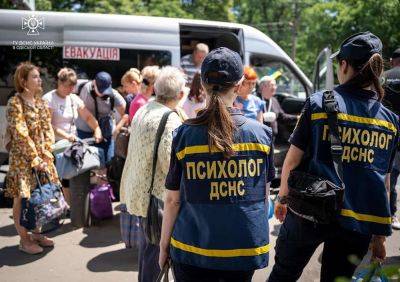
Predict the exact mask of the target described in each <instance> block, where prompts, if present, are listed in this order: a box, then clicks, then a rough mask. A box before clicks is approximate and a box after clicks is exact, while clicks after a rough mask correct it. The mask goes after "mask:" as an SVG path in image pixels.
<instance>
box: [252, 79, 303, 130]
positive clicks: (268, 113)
mask: <svg viewBox="0 0 400 282" xmlns="http://www.w3.org/2000/svg"><path fill="white" fill-rule="evenodd" d="M258 92H259V94H260V96H261V97H262V98H263V100H264V102H265V104H264V114H263V118H264V123H265V124H266V125H268V126H270V127H271V128H272V132H273V134H274V136H275V137H276V136H277V135H278V122H282V123H288V122H294V121H297V118H298V117H297V116H296V115H291V114H287V113H286V112H285V111H284V110H283V109H282V107H281V105H280V104H279V101H278V99H276V98H275V97H274V96H275V93H276V81H275V79H274V78H272V77H271V76H268V75H266V76H264V77H262V78H261V79H260V82H259V88H258Z"/></svg>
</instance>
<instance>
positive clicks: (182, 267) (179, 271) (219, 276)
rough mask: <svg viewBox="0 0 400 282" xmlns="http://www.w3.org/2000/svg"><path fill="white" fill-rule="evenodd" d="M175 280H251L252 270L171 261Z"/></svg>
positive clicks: (195, 281) (224, 281) (220, 281)
mask: <svg viewBox="0 0 400 282" xmlns="http://www.w3.org/2000/svg"><path fill="white" fill-rule="evenodd" d="M172 268H173V270H174V276H175V281H176V282H251V278H252V277H253V274H254V270H250V271H224V270H215V269H205V268H200V267H196V266H192V265H188V264H182V263H174V262H173V263H172Z"/></svg>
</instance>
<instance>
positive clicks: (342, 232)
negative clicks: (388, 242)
mask: <svg viewBox="0 0 400 282" xmlns="http://www.w3.org/2000/svg"><path fill="white" fill-rule="evenodd" d="M370 240H371V236H370V235H364V234H361V233H358V232H354V231H350V230H347V229H344V228H343V227H341V226H339V224H329V225H322V224H315V223H313V222H311V221H308V220H306V219H303V218H301V217H299V216H297V215H295V214H293V213H292V212H290V210H289V211H288V213H287V215H286V218H285V221H284V223H283V224H282V226H281V228H280V231H279V236H278V239H277V241H276V246H275V265H274V267H273V270H272V273H271V275H270V277H269V280H268V281H269V282H292V281H293V282H294V281H297V280H298V279H299V278H300V276H301V274H302V272H303V269H304V267H305V266H306V265H307V263H308V261H309V260H310V258H311V256H312V255H313V254H314V252H315V250H316V248H317V247H318V246H319V245H320V244H321V243H324V249H323V253H322V267H321V280H320V281H322V282H331V281H332V282H333V281H335V278H337V277H348V278H351V276H352V275H353V273H354V270H355V269H356V267H357V265H356V264H354V261H353V263H352V262H350V260H349V257H350V256H352V255H354V256H356V257H357V258H359V259H360V261H361V260H362V258H363V257H364V256H365V254H366V253H367V252H368V247H369V242H370Z"/></svg>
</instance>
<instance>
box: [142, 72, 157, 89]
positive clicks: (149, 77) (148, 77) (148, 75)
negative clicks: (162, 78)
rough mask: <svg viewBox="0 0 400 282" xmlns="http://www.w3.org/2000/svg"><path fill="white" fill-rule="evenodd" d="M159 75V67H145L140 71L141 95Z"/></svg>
mask: <svg viewBox="0 0 400 282" xmlns="http://www.w3.org/2000/svg"><path fill="white" fill-rule="evenodd" d="M159 74H160V67H159V66H147V67H145V68H143V69H142V77H143V83H142V93H144V92H146V89H147V87H149V86H152V85H153V84H154V83H155V81H156V79H157V77H158V75H159Z"/></svg>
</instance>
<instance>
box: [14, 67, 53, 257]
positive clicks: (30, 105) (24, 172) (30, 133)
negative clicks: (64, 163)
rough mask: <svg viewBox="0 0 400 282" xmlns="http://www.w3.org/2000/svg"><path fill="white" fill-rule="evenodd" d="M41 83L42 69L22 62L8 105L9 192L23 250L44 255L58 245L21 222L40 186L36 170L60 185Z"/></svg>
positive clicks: (48, 115) (51, 131) (49, 118)
mask: <svg viewBox="0 0 400 282" xmlns="http://www.w3.org/2000/svg"><path fill="white" fill-rule="evenodd" d="M41 84H42V80H41V79H40V73H39V70H38V68H37V67H36V66H34V65H32V64H31V63H29V62H26V63H21V64H20V65H19V66H18V68H17V70H16V71H15V74H14V85H15V89H16V91H17V93H16V95H15V96H14V97H12V98H11V99H10V100H9V101H8V105H7V122H8V132H9V134H10V137H11V140H10V143H9V144H8V148H9V150H10V151H9V164H10V169H9V171H8V174H7V184H6V189H7V191H6V193H7V196H9V197H12V198H14V205H13V218H14V224H15V228H16V229H17V232H18V234H19V236H20V237H21V240H20V244H19V249H20V250H21V251H23V252H25V253H28V254H38V253H41V252H43V248H42V247H52V246H54V242H53V241H52V240H50V239H48V238H47V237H45V236H43V235H40V234H32V235H29V234H28V231H27V230H26V229H25V228H24V227H22V226H21V225H20V223H19V219H20V213H21V199H22V198H29V197H30V193H31V191H32V190H33V189H34V188H35V187H36V185H37V183H36V180H35V176H34V175H33V173H32V169H36V170H37V171H46V172H47V173H48V174H49V176H50V179H51V181H52V182H53V183H59V180H58V177H57V172H56V169H55V167H54V164H53V155H52V153H51V145H52V144H53V143H54V133H53V130H52V127H51V116H50V112H49V110H48V108H47V104H46V103H45V102H44V101H43V100H42V98H41V94H42V87H41Z"/></svg>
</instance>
